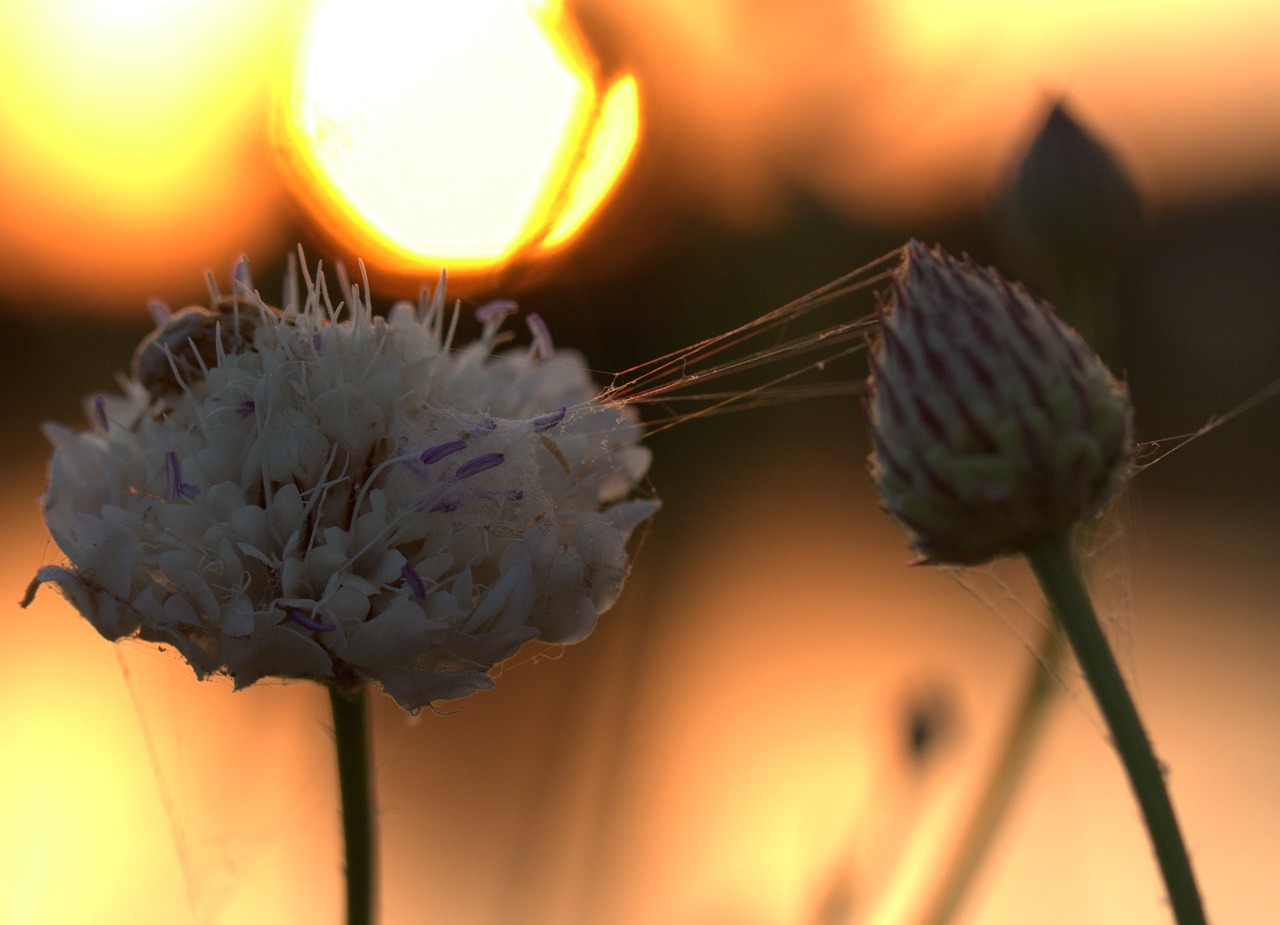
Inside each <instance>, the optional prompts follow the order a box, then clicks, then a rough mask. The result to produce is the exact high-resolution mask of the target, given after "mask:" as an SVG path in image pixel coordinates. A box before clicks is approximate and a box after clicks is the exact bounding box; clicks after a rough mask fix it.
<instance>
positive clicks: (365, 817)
mask: <svg viewBox="0 0 1280 925" xmlns="http://www.w3.org/2000/svg"><path fill="white" fill-rule="evenodd" d="M329 705H330V707H332V709H333V732H334V739H335V742H336V745H337V749H338V786H339V789H340V790H341V793H342V832H343V840H344V842H345V845H346V873H347V925H371V923H372V922H373V897H374V889H375V882H374V874H373V872H374V847H373V845H374V841H373V814H372V813H371V812H370V804H371V803H372V788H371V787H370V785H369V740H368V732H367V727H366V724H365V713H366V708H365V696H364V686H363V685H360V686H358V687H356V688H354V689H353V690H342V689H339V688H338V687H333V686H331V687H330V688H329Z"/></svg>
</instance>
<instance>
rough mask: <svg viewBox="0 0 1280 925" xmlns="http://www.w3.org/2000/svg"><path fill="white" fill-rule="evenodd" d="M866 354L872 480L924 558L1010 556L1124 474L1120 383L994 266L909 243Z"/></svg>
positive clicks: (1057, 528) (1095, 500)
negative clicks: (876, 334)
mask: <svg viewBox="0 0 1280 925" xmlns="http://www.w3.org/2000/svg"><path fill="white" fill-rule="evenodd" d="M870 357H871V377H870V379H869V381H868V386H869V390H870V399H869V402H868V408H867V412H868V416H869V418H870V429H871V439H872V446H873V452H872V454H871V457H870V460H869V465H870V470H871V475H872V479H873V480H874V481H875V484H876V488H877V489H878V491H879V492H880V496H881V499H882V500H883V503H884V506H885V507H886V509H887V510H888V511H889V513H890V514H892V515H893V517H894V518H895V519H897V520H898V522H899V523H901V524H902V525H903V526H904V527H905V528H906V529H907V530H908V531H909V532H910V533H911V544H912V546H913V547H914V548H915V549H916V550H917V551H918V552H920V553H921V555H923V556H924V557H925V561H928V562H936V563H948V564H955V565H975V564H978V563H982V562H986V561H988V560H990V559H993V558H995V557H997V556H1001V555H1008V554H1011V553H1016V552H1020V551H1022V550H1024V549H1026V548H1027V547H1028V546H1029V545H1031V544H1033V543H1035V542H1037V541H1038V540H1040V539H1043V538H1046V537H1048V536H1052V535H1054V534H1058V533H1061V532H1064V531H1066V530H1068V529H1069V528H1070V527H1071V525H1072V524H1074V523H1076V522H1078V521H1080V520H1083V519H1085V518H1087V517H1090V516H1092V515H1093V514H1095V513H1097V511H1098V510H1099V509H1100V508H1101V507H1102V505H1103V504H1104V503H1105V502H1106V501H1107V499H1108V498H1109V497H1110V495H1111V493H1112V492H1113V490H1114V489H1115V488H1116V487H1117V485H1118V484H1119V483H1120V482H1121V481H1122V480H1123V478H1124V476H1125V475H1126V473H1127V472H1128V469H1129V465H1130V461H1131V458H1132V445H1133V437H1132V412H1131V409H1130V405H1129V395H1128V390H1127V389H1126V388H1125V386H1124V384H1123V383H1121V382H1118V381H1117V380H1116V379H1115V378H1114V377H1113V376H1112V375H1111V373H1110V372H1109V371H1108V370H1107V368H1106V366H1104V365H1103V363H1102V361H1101V360H1099V359H1098V357H1097V355H1096V354H1094V353H1093V351H1092V350H1090V349H1089V347H1088V346H1087V345H1086V344H1085V343H1084V341H1083V340H1081V338H1080V336H1079V335H1078V334H1077V333H1076V332H1075V331H1074V330H1072V329H1071V328H1070V327H1068V326H1067V325H1066V324H1065V323H1064V322H1062V321H1061V320H1060V319H1059V318H1058V316H1057V315H1056V314H1055V313H1054V311H1053V308H1052V307H1051V306H1050V305H1049V304H1048V303H1047V302H1044V301H1042V300H1040V299H1037V298H1035V297H1034V296H1032V295H1031V294H1030V293H1029V292H1028V291H1027V290H1026V289H1025V288H1024V287H1023V286H1022V285H1020V284H1010V283H1008V282H1007V281H1006V280H1005V279H1004V278H1003V277H1001V276H1000V274H999V273H997V272H996V271H995V270H994V269H982V268H981V267H978V266H977V265H976V264H974V263H973V261H972V260H966V261H963V262H962V261H958V260H955V259H954V258H952V257H950V256H949V255H947V254H946V253H944V252H943V251H942V250H941V249H940V248H937V249H932V250H931V249H929V248H927V247H925V246H924V245H923V244H921V243H919V242H918V241H912V242H911V243H910V244H908V245H907V247H906V252H905V257H904V260H903V263H902V265H901V266H900V267H899V269H898V270H897V271H896V272H895V274H894V279H893V291H892V298H891V301H890V303H889V305H888V306H887V307H886V308H885V309H884V310H883V311H882V317H881V325H880V337H879V340H878V342H876V343H874V344H873V345H872V348H871V351H870Z"/></svg>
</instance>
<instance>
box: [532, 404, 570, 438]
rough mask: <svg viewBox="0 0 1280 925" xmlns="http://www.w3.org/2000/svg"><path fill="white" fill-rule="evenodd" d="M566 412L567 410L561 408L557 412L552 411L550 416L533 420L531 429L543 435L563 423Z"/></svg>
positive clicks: (545, 415)
mask: <svg viewBox="0 0 1280 925" xmlns="http://www.w3.org/2000/svg"><path fill="white" fill-rule="evenodd" d="M568 410H569V409H568V408H561V409H560V410H559V411H553V412H551V413H550V414H544V415H543V416H542V417H540V418H534V419H533V429H534V430H536V431H537V432H538V433H540V434H541V433H545V432H546V431H548V430H550V429H551V428H553V427H555V426H556V425H557V424H559V423H560V422H561V421H563V420H564V416H565V412H567V411H568Z"/></svg>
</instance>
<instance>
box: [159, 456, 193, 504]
mask: <svg viewBox="0 0 1280 925" xmlns="http://www.w3.org/2000/svg"><path fill="white" fill-rule="evenodd" d="M164 471H165V489H166V493H167V494H168V496H169V500H170V501H177V500H178V498H180V497H182V498H194V497H195V496H196V495H198V494H200V489H199V488H196V486H194V485H188V484H187V483H186V482H184V481H182V463H180V462H178V454H177V453H175V452H174V451H173V450H170V451H169V452H167V453H165V454H164Z"/></svg>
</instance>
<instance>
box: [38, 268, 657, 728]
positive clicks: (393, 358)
mask: <svg viewBox="0 0 1280 925" xmlns="http://www.w3.org/2000/svg"><path fill="white" fill-rule="evenodd" d="M308 282H309V286H308V291H307V295H306V298H305V302H304V303H303V304H301V305H297V304H295V303H296V301H297V299H296V296H291V295H290V293H296V292H297V291H298V287H297V286H296V285H294V286H289V287H287V289H286V298H285V300H284V301H285V307H284V309H283V310H282V311H277V310H275V309H272V308H269V307H268V306H267V305H265V304H264V303H263V302H262V301H261V299H260V298H259V297H258V296H257V294H256V293H252V294H251V287H250V286H248V285H247V283H248V274H247V268H244V269H243V270H242V271H238V273H237V284H238V286H239V287H240V291H238V292H237V294H236V295H235V296H232V297H219V298H217V299H216V300H215V305H214V309H213V310H212V311H206V310H203V309H187V310H184V311H183V312H181V313H178V314H176V315H173V316H171V317H169V318H168V319H167V320H163V319H162V323H161V327H160V328H159V330H158V331H157V332H156V334H154V335H153V336H152V337H151V338H149V339H148V340H147V341H145V342H144V344H143V345H142V347H141V348H140V349H139V351H138V354H137V355H136V356H135V361H134V377H133V378H131V379H129V380H126V381H125V382H124V394H123V395H117V396H104V397H99V398H95V399H92V400H91V401H90V402H89V403H88V404H89V412H90V413H89V417H90V420H91V421H92V422H93V424H94V426H93V427H92V428H90V429H88V430H85V431H73V430H71V429H69V428H66V427H63V426H59V425H52V424H51V425H48V426H47V427H46V433H47V434H48V436H49V438H50V440H51V441H52V442H53V444H54V457H53V464H52V470H51V474H50V479H49V486H48V489H47V491H46V494H45V497H44V514H45V520H46V523H47V524H48V526H49V530H50V532H51V534H52V535H53V538H54V540H55V541H56V542H57V544H58V546H59V548H60V549H61V550H62V552H63V553H64V554H65V555H66V557H67V559H68V560H69V561H68V563H67V564H65V565H51V566H47V567H45V568H43V569H41V570H40V572H39V574H38V575H37V578H36V582H37V583H38V582H52V583H54V584H56V585H57V586H58V587H59V588H60V589H61V590H62V592H63V594H64V595H65V596H66V597H67V598H68V600H70V601H71V603H72V604H73V605H74V606H75V607H76V608H77V609H78V610H80V612H81V613H83V614H84V615H85V616H86V617H87V618H88V619H89V620H90V621H91V622H92V623H93V625H94V626H95V627H96V628H97V629H98V631H99V632H100V633H101V634H102V635H103V636H105V637H106V638H108V639H112V640H114V639H119V638H122V637H130V636H136V637H139V638H142V639H145V640H149V641H153V642H159V643H163V644H167V645H172V646H173V647H175V648H176V649H178V650H179V652H181V653H182V655H183V656H184V657H185V658H186V659H187V661H188V662H190V664H191V665H192V667H193V668H194V669H195V671H196V673H197V675H199V676H201V677H204V676H207V675H211V674H218V673H223V674H227V675H229V676H230V677H231V678H232V679H233V680H234V682H235V684H236V686H237V687H243V686H246V685H249V684H252V683H254V682H255V681H257V680H259V679H260V678H263V677H284V678H312V679H315V680H319V681H322V682H325V683H328V684H331V685H336V686H348V685H351V684H353V683H355V682H356V681H357V680H358V679H359V678H367V679H370V680H373V681H377V682H378V683H380V684H381V685H382V686H383V687H384V689H385V690H386V691H387V692H388V693H389V694H391V695H392V696H393V697H395V699H396V700H397V701H398V702H399V703H400V704H401V705H402V706H404V707H405V708H406V709H417V708H418V707H421V706H423V705H426V704H428V703H430V702H432V701H435V700H447V699H453V698H457V697H462V696H465V695H467V694H470V693H473V692H474V691H477V690H480V689H483V688H486V687H489V686H491V685H492V684H493V681H492V679H491V678H490V677H489V675H488V673H487V672H488V670H489V669H490V668H491V667H492V666H493V665H494V664H495V663H497V662H499V661H501V660H503V659H505V658H507V657H509V656H511V655H512V654H514V652H515V651H516V650H517V649H518V648H519V647H520V646H521V645H522V644H523V643H525V642H527V641H529V640H534V639H540V640H543V641H546V642H550V643H569V642H574V641H577V640H579V639H581V638H583V637H584V636H586V635H587V634H588V633H589V632H590V631H591V630H592V629H593V628H594V626H595V623H596V619H597V617H598V615H599V614H600V613H601V612H603V611H604V610H605V609H607V608H608V607H609V606H611V605H612V604H613V602H614V600H615V598H616V597H617V595H618V593H619V591H620V590H621V587H622V583H623V580H624V579H625V577H626V575H627V571H628V556H627V552H626V541H627V538H628V536H629V535H630V533H631V531H632V530H633V529H634V528H635V527H636V526H637V525H638V524H639V523H641V522H642V521H644V520H645V519H647V518H648V517H649V516H651V515H652V514H653V512H654V511H655V510H656V509H657V507H658V502H657V501H655V500H650V499H635V498H633V497H632V496H633V494H634V493H635V489H636V486H637V484H638V482H639V480H640V479H641V478H643V476H644V474H645V472H646V470H647V468H648V465H649V453H648V451H647V450H646V449H644V448H643V447H641V446H639V444H638V440H639V436H640V425H639V421H638V418H637V417H636V415H635V413H634V411H633V410H632V409H631V408H629V407H626V406H622V405H619V404H613V403H607V402H604V401H601V400H600V399H599V398H598V392H597V390H596V388H595V387H594V385H593V384H592V383H591V381H590V378H589V376H588V374H587V372H586V368H585V365H584V363H583V361H582V358H581V357H580V356H578V355H577V354H574V353H572V352H570V351H563V350H562V351H553V347H552V345H551V342H550V337H549V335H548V334H547V332H546V328H545V325H543V324H542V323H541V321H540V320H538V319H537V318H536V316H531V317H530V324H529V327H530V329H531V331H532V334H533V345H532V346H531V347H529V348H524V349H519V350H511V351H508V352H505V353H495V347H496V345H497V344H498V343H500V342H502V341H503V340H505V339H506V337H505V336H504V335H503V334H502V333H501V330H500V329H501V327H502V325H503V323H504V319H505V318H506V317H507V316H508V315H509V314H511V312H512V311H514V308H515V306H514V305H513V304H511V303H506V302H501V303H491V304H489V305H487V306H482V307H481V308H480V309H479V310H477V313H476V314H477V317H478V318H479V320H480V321H481V323H482V325H483V332H482V334H481V336H480V338H479V339H478V340H476V341H474V342H472V343H471V344H468V345H466V346H463V347H455V346H454V344H453V331H454V326H455V325H456V323H457V314H456V311H455V312H453V313H450V312H447V311H446V309H445V304H444V292H443V286H441V287H440V288H439V289H438V290H437V291H436V293H435V295H434V297H433V298H432V297H428V296H427V295H424V296H423V299H422V301H421V303H420V304H419V305H417V306H414V305H412V304H410V303H399V304H397V305H396V306H393V307H392V309H391V311H390V313H389V314H388V316H387V318H386V319H383V318H381V317H377V316H375V315H374V314H373V313H372V307H371V305H370V304H369V302H368V300H367V296H366V298H361V297H360V296H359V294H358V292H357V291H356V289H355V288H354V287H353V288H352V289H351V291H350V293H349V295H350V297H351V298H350V306H351V307H350V308H349V309H347V310H346V311H345V313H344V312H343V311H342V310H341V308H340V307H334V306H333V305H332V304H330V302H329V298H328V295H327V290H326V288H325V285H324V280H323V278H322V277H318V278H317V279H316V280H315V281H314V282H311V281H308ZM553 352H554V358H552V354H553ZM548 361H550V362H548Z"/></svg>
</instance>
